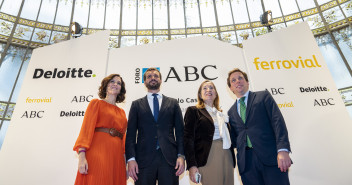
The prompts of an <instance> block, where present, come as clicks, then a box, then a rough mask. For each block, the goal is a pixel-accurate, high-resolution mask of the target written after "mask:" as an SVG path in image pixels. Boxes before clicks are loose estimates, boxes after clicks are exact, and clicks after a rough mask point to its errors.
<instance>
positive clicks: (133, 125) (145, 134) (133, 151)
mask: <svg viewBox="0 0 352 185" xmlns="http://www.w3.org/2000/svg"><path fill="white" fill-rule="evenodd" d="M183 127H184V126H183V119H182V112H181V109H180V106H179V105H178V102H177V100H176V99H174V98H169V97H167V96H165V95H163V99H162V104H161V107H160V112H159V117H158V121H157V122H156V121H155V119H154V116H153V114H152V111H151V110H150V107H149V104H148V99H147V96H145V97H143V98H140V99H138V100H135V101H133V102H132V105H131V109H130V113H129V116H128V125H127V134H126V145H125V146H126V147H125V153H126V159H127V160H128V159H130V158H132V157H135V158H136V161H137V163H138V167H139V168H144V167H146V166H148V165H149V164H150V163H151V162H152V159H153V158H154V156H155V155H156V143H157V140H159V146H160V148H161V151H162V153H163V155H164V157H165V158H166V160H167V162H168V163H169V164H170V165H171V166H175V165H176V160H177V155H178V154H182V155H184V151H183ZM175 135H176V137H175Z"/></svg>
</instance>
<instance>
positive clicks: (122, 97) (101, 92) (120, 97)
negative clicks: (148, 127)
mask: <svg viewBox="0 0 352 185" xmlns="http://www.w3.org/2000/svg"><path fill="white" fill-rule="evenodd" d="M116 76H117V77H119V78H120V79H121V90H120V93H119V94H118V95H117V96H116V103H121V102H123V101H124V100H125V94H126V88H125V82H124V81H123V79H122V77H121V76H120V75H119V74H111V75H109V76H107V77H105V78H104V79H103V80H102V81H101V85H100V87H99V92H98V95H99V98H101V99H104V98H106V88H107V87H108V84H109V82H110V81H111V80H112V79H113V78H115V77H116Z"/></svg>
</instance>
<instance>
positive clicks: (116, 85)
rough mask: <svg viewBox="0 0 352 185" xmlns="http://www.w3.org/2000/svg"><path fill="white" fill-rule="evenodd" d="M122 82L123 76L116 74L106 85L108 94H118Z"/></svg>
mask: <svg viewBox="0 0 352 185" xmlns="http://www.w3.org/2000/svg"><path fill="white" fill-rule="evenodd" d="M121 83H122V82H121V78H120V77H118V76H115V77H114V78H113V79H111V80H110V81H109V83H108V86H107V87H106V95H107V96H108V95H114V96H117V95H118V94H119V93H120V90H121Z"/></svg>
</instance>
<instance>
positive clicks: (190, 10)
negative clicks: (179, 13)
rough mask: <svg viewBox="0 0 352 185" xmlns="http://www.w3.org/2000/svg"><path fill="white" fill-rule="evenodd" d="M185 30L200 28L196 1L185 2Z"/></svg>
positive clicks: (187, 0)
mask: <svg viewBox="0 0 352 185" xmlns="http://www.w3.org/2000/svg"><path fill="white" fill-rule="evenodd" d="M185 6H186V25H187V28H191V27H200V20H199V11H198V10H199V9H198V2H197V0H185Z"/></svg>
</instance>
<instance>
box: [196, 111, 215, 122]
mask: <svg viewBox="0 0 352 185" xmlns="http://www.w3.org/2000/svg"><path fill="white" fill-rule="evenodd" d="M199 111H200V112H201V113H202V114H203V115H204V116H205V117H206V118H208V119H209V120H210V122H212V123H214V121H213V118H211V116H210V114H209V112H208V111H207V110H206V109H205V108H203V109H199Z"/></svg>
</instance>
